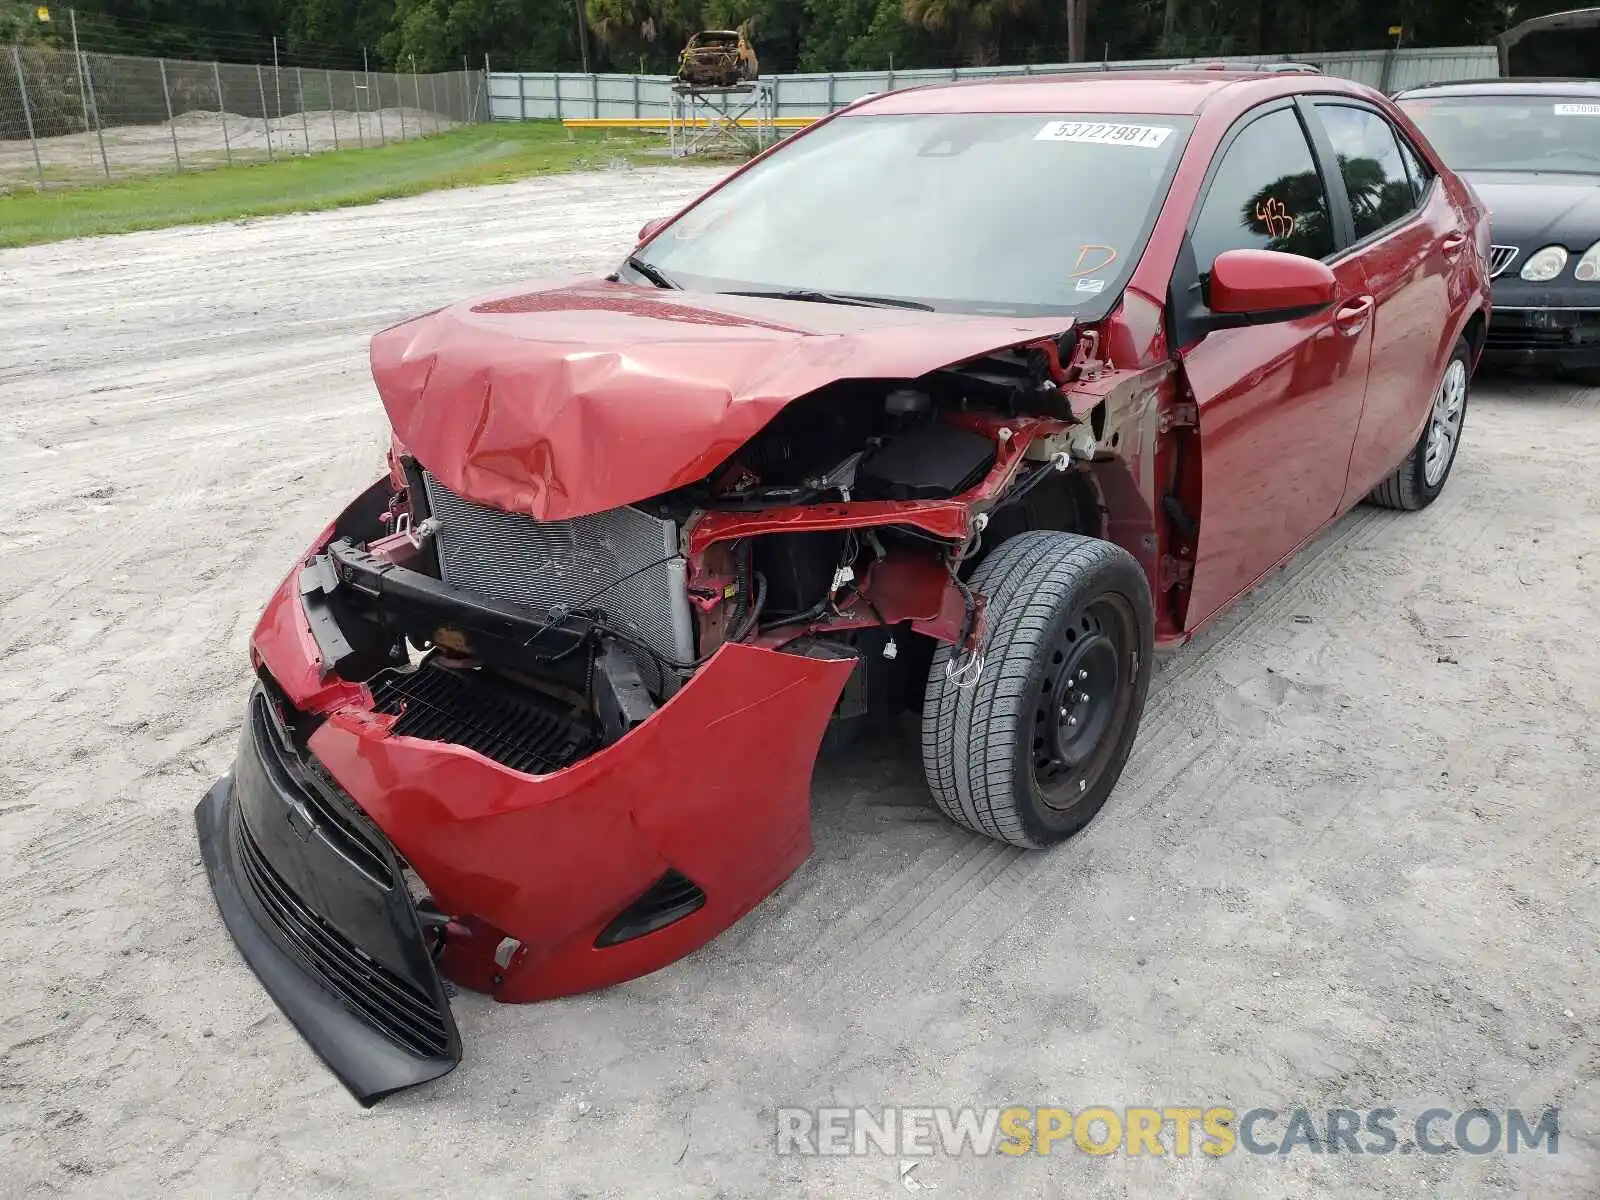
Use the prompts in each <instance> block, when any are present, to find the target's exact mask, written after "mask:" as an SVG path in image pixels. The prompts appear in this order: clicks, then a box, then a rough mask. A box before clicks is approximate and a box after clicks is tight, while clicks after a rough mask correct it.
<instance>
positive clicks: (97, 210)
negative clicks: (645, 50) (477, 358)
mask: <svg viewBox="0 0 1600 1200" xmlns="http://www.w3.org/2000/svg"><path fill="white" fill-rule="evenodd" d="M664 144H665V140H664V139H663V138H660V137H652V136H650V135H648V134H623V135H619V134H618V133H616V132H615V131H608V130H567V129H564V128H562V127H561V126H560V125H558V124H556V123H555V122H526V123H516V124H512V123H509V122H507V123H501V124H492V125H474V126H470V127H468V128H465V129H456V130H451V131H450V132H448V133H442V134H438V135H436V136H434V137H429V138H424V139H422V140H420V141H414V142H399V143H395V144H393V145H389V146H384V147H380V148H377V149H372V150H341V151H334V152H332V153H328V154H317V155H312V156H309V157H300V158H294V159H288V160H284V161H279V162H275V163H260V164H254V165H250V166H237V167H221V168H218V169H214V170H205V171H196V172H192V173H185V174H183V175H159V176H145V177H142V178H138V179H130V180H127V181H124V182H120V183H109V184H104V185H101V186H98V187H79V188H63V189H49V190H45V191H38V192H17V193H13V194H11V195H8V196H0V246H25V245H30V244H33V243H38V242H54V241H60V240H61V239H63V238H73V237H87V236H90V235H93V234H102V233H128V232H130V231H132V230H135V229H161V228H165V227H166V226H169V225H192V224H205V223H209V222H215V221H233V220H238V219H240V218H242V217H263V216H270V215H272V214H274V213H287V212H314V211H317V210H319V209H327V208H341V207H345V206H348V205H353V204H370V203H372V202H373V201H375V200H385V199H389V198H391V197H394V196H413V195H416V194H418V193H419V192H430V191H435V190H437V189H439V188H454V187H471V186H473V185H476V184H485V183H506V182H509V181H511V180H514V179H524V178H527V177H528V176H530V175H548V174H551V173H554V172H559V171H578V170H584V169H586V168H601V167H605V166H607V165H608V164H610V163H612V162H614V161H616V160H618V159H621V160H625V161H628V162H635V163H638V162H651V163H670V162H672V161H674V160H672V159H669V158H667V157H665V156H664V155H661V154H659V150H660V149H661V148H662V147H663V146H664ZM652 148H654V149H656V150H657V151H658V153H657V154H650V153H648V152H649V151H650V150H651V149H652Z"/></svg>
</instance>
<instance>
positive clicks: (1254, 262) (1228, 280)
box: [1201, 250, 1338, 330]
mask: <svg viewBox="0 0 1600 1200" xmlns="http://www.w3.org/2000/svg"><path fill="white" fill-rule="evenodd" d="M1337 294H1338V285H1337V283H1336V282H1335V281H1334V278H1333V272H1332V271H1330V270H1329V269H1328V267H1327V265H1326V264H1324V263H1320V262H1318V261H1317V260H1316V259H1314V258H1302V257H1301V256H1300V255H1298V254H1285V253H1283V252H1282V251H1279V250H1225V251H1223V252H1222V253H1221V254H1219V255H1217V260H1216V262H1214V263H1212V264H1211V275H1210V278H1209V279H1207V281H1206V287H1205V301H1206V308H1207V309H1209V310H1210V311H1209V313H1208V314H1204V315H1202V316H1201V322H1202V324H1203V325H1205V327H1206V328H1207V329H1208V330H1209V329H1235V328H1238V327H1239V326H1241V325H1272V324H1276V323H1277V322H1279V321H1297V320H1299V319H1300V318H1301V317H1309V316H1314V315H1315V314H1317V313H1319V312H1321V311H1322V310H1323V309H1325V308H1327V307H1329V306H1330V305H1331V304H1332V303H1333V301H1334V298H1335V297H1336V295H1337Z"/></svg>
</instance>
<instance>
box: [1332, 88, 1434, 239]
mask: <svg viewBox="0 0 1600 1200" xmlns="http://www.w3.org/2000/svg"><path fill="white" fill-rule="evenodd" d="M1316 110H1317V116H1318V117H1319V118H1321V120H1322V124H1323V127H1324V128H1325V129H1327V131H1328V140H1329V141H1330V142H1332V143H1333V153H1334V155H1335V157H1337V158H1338V160H1339V174H1340V175H1341V176H1342V177H1343V178H1344V189H1345V192H1346V194H1347V195H1349V197H1350V215H1351V216H1352V217H1353V218H1354V219H1355V231H1356V240H1357V241H1360V240H1361V239H1362V238H1366V237H1370V236H1371V235H1372V234H1374V233H1377V232H1378V231H1379V230H1380V229H1383V228H1384V227H1385V226H1388V225H1393V224H1394V223H1395V222H1397V221H1401V220H1403V219H1405V217H1407V216H1408V215H1409V214H1410V213H1411V212H1412V211H1413V210H1415V209H1416V207H1417V192H1416V190H1415V189H1414V187H1413V185H1412V181H1411V175H1410V174H1409V173H1408V172H1407V170H1406V163H1405V159H1404V158H1403V157H1402V156H1401V153H1400V143H1399V142H1398V141H1397V140H1396V134H1395V131H1394V127H1393V126H1391V125H1390V124H1389V122H1388V121H1386V120H1384V119H1383V117H1381V116H1379V115H1378V114H1377V113H1375V112H1373V111H1371V110H1370V109H1365V108H1356V107H1354V106H1352V105H1348V104H1327V103H1321V102H1319V103H1318V104H1317V105H1316Z"/></svg>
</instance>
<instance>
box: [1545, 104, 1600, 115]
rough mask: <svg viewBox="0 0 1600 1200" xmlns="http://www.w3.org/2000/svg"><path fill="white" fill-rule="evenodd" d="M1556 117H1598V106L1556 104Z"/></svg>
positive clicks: (1599, 105)
mask: <svg viewBox="0 0 1600 1200" xmlns="http://www.w3.org/2000/svg"><path fill="white" fill-rule="evenodd" d="M1556 116H1558V117H1600V104H1558V105H1556Z"/></svg>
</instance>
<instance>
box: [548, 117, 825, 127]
mask: <svg viewBox="0 0 1600 1200" xmlns="http://www.w3.org/2000/svg"><path fill="white" fill-rule="evenodd" d="M816 120H817V118H816V117H773V118H771V119H769V120H765V121H763V120H762V119H761V118H759V117H742V118H740V120H739V121H738V125H739V128H740V129H758V128H760V127H761V126H763V125H767V126H771V127H773V128H777V129H803V128H805V126H807V125H810V124H811V123H812V122H814V121H816ZM561 123H562V124H563V125H565V126H566V127H567V128H568V129H671V128H672V127H673V126H675V125H676V126H678V127H680V128H682V127H685V126H687V127H689V128H692V129H705V128H707V127H709V126H710V125H711V124H712V122H711V121H710V120H709V119H707V118H705V117H696V118H694V119H692V120H683V121H674V120H672V118H670V117H568V118H566V119H565V120H563V121H562V122H561ZM732 123H733V122H730V121H717V122H716V124H717V125H729V124H732Z"/></svg>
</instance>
